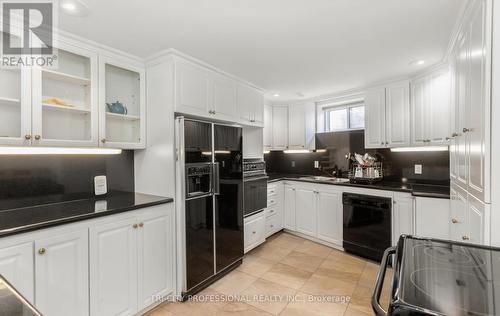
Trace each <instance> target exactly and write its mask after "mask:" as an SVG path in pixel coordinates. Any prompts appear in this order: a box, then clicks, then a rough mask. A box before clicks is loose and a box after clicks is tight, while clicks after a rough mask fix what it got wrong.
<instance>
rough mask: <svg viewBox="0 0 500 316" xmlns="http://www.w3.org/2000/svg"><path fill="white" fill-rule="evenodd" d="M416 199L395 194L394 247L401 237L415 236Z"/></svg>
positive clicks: (393, 210)
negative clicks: (414, 206) (414, 205)
mask: <svg viewBox="0 0 500 316" xmlns="http://www.w3.org/2000/svg"><path fill="white" fill-rule="evenodd" d="M414 200H415V199H414V198H413V197H412V196H411V195H409V194H402V193H394V199H393V208H392V215H393V223H392V224H393V242H392V243H393V245H396V244H397V242H398V239H399V237H400V236H401V235H413V234H414V229H413V228H414V226H415V225H414V208H413V204H414Z"/></svg>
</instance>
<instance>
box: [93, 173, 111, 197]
mask: <svg viewBox="0 0 500 316" xmlns="http://www.w3.org/2000/svg"><path fill="white" fill-rule="evenodd" d="M106 182H107V181H106V176H97V177H95V178H94V190H95V195H104V194H106V193H108V185H107V183H106Z"/></svg>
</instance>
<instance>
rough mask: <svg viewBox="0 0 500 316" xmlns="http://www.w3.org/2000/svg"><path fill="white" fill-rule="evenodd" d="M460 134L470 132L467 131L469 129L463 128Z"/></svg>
mask: <svg viewBox="0 0 500 316" xmlns="http://www.w3.org/2000/svg"><path fill="white" fill-rule="evenodd" d="M462 132H464V133H468V132H470V129H469V128H465V127H464V128H463V129H462Z"/></svg>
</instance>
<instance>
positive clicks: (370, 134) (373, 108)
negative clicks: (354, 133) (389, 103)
mask: <svg viewBox="0 0 500 316" xmlns="http://www.w3.org/2000/svg"><path fill="white" fill-rule="evenodd" d="M386 142H387V140H386V137H385V89H384V88H379V89H371V90H368V91H367V92H366V95H365V147H366V148H384V147H386Z"/></svg>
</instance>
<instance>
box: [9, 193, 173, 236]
mask: <svg viewBox="0 0 500 316" xmlns="http://www.w3.org/2000/svg"><path fill="white" fill-rule="evenodd" d="M172 201H173V199H172V198H167V197H161V196H155V195H148V194H142V193H135V192H112V193H108V194H107V195H106V196H103V197H93V198H87V199H79V200H72V201H66V202H59V203H51V204H43V205H37V206H30V207H21V208H14V209H8V210H2V211H0V237H4V236H9V235H14V234H19V233H24V232H28V231H33V230H37V229H41V228H47V227H52V226H57V225H61V224H67V223H72V222H78V221H82V220H86V219H91V218H96V217H101V216H107V215H111V214H117V213H123V212H127V211H132V210H137V209H140V208H143V207H148V206H154V205H158V204H164V203H170V202H172Z"/></svg>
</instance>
